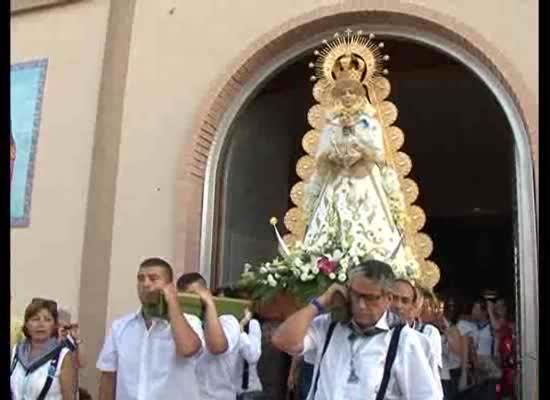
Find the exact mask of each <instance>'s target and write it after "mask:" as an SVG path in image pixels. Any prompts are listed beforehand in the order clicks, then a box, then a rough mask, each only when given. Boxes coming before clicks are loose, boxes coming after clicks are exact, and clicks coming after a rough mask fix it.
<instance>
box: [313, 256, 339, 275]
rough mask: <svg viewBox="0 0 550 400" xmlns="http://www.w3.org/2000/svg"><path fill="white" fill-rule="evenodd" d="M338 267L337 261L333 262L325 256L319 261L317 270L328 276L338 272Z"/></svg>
mask: <svg viewBox="0 0 550 400" xmlns="http://www.w3.org/2000/svg"><path fill="white" fill-rule="evenodd" d="M337 267H338V262H337V261H331V260H329V259H328V258H327V257H325V256H323V257H321V258H319V259H318V260H317V268H319V271H321V272H322V273H323V274H325V275H328V274H330V273H332V272H334V271H335V270H336V268H337Z"/></svg>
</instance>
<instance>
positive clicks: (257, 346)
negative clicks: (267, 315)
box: [239, 319, 262, 393]
mask: <svg viewBox="0 0 550 400" xmlns="http://www.w3.org/2000/svg"><path fill="white" fill-rule="evenodd" d="M239 354H240V356H241V362H240V364H241V368H239V370H240V371H243V369H244V361H245V360H246V362H247V363H248V388H247V389H246V390H242V384H241V385H240V386H239V388H240V389H239V393H242V392H261V391H262V383H261V382H260V377H259V376H258V370H257V366H258V361H259V360H260V356H261V355H262V328H261V327H260V323H259V322H258V321H257V320H255V319H252V320H250V322H249V324H248V333H245V332H242V333H241V337H240V340H239ZM241 383H242V382H241Z"/></svg>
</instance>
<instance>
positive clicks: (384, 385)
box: [376, 324, 405, 400]
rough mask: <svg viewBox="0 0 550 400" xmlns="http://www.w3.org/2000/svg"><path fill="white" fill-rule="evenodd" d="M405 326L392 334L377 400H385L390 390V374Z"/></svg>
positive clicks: (399, 327)
mask: <svg viewBox="0 0 550 400" xmlns="http://www.w3.org/2000/svg"><path fill="white" fill-rule="evenodd" d="M404 326H405V325H404V324H400V325H397V326H396V327H395V328H394V330H393V333H392V336H391V340H390V347H389V348H388V354H387V355H386V363H385V364H384V375H383V376H382V382H381V383H380V387H379V388H378V393H377V394H376V400H384V397H385V396H386V390H387V389H388V383H389V382H390V373H391V368H392V366H393V362H394V361H395V356H396V355H397V345H398V344H399V336H400V335H401V330H402V329H403V327H404Z"/></svg>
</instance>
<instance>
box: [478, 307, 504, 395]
mask: <svg viewBox="0 0 550 400" xmlns="http://www.w3.org/2000/svg"><path fill="white" fill-rule="evenodd" d="M488 301H489V300H487V299H479V300H477V301H475V302H474V305H473V307H472V321H473V322H474V323H475V325H476V328H477V331H476V339H477V341H476V347H475V349H476V357H475V358H474V371H475V374H476V378H477V381H478V382H477V383H482V384H483V385H484V387H485V389H484V398H483V400H492V399H496V398H497V385H498V383H499V381H500V378H501V373H502V372H501V370H500V367H499V366H498V365H497V363H496V362H495V359H496V354H497V351H496V344H497V343H496V338H495V329H494V327H493V326H492V325H491V321H490V320H489V313H488V310H487V308H488V306H487V303H488Z"/></svg>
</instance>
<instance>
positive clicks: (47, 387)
mask: <svg viewBox="0 0 550 400" xmlns="http://www.w3.org/2000/svg"><path fill="white" fill-rule="evenodd" d="M61 350H62V348H60V349H59V351H58V352H57V353H56V354H55V355H54V357H53V358H52V361H51V362H50V368H49V369H48V377H47V378H46V382H45V383H44V387H43V388H42V391H41V392H40V394H39V395H38V397H37V398H36V400H44V399H45V398H46V395H47V394H48V391H49V390H50V387H51V386H52V383H53V378H55V372H56V371H57V363H58V362H59V357H60V355H61Z"/></svg>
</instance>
